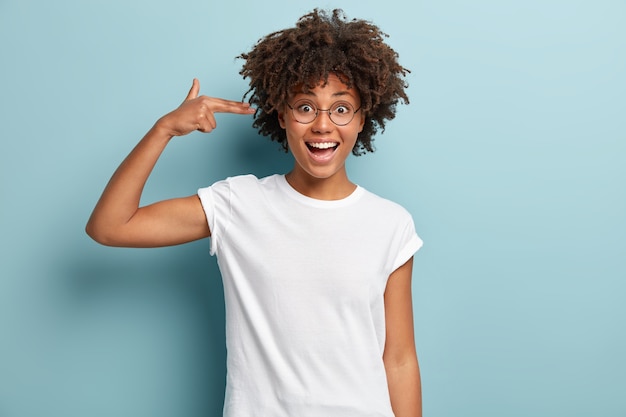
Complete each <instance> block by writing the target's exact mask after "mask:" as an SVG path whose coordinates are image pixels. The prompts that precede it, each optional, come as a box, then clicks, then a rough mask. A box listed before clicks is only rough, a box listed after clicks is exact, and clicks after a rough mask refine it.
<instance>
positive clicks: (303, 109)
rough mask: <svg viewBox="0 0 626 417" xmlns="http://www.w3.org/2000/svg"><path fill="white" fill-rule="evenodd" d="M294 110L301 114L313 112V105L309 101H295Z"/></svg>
mask: <svg viewBox="0 0 626 417" xmlns="http://www.w3.org/2000/svg"><path fill="white" fill-rule="evenodd" d="M296 110H297V111H298V113H301V114H309V113H315V106H313V105H312V104H311V103H296Z"/></svg>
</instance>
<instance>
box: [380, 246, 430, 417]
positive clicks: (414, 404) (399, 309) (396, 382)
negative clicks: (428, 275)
mask: <svg viewBox="0 0 626 417" xmlns="http://www.w3.org/2000/svg"><path fill="white" fill-rule="evenodd" d="M412 272H413V258H411V259H409V260H408V261H407V262H406V263H405V264H404V265H402V266H401V267H399V268H398V269H396V270H395V271H394V272H393V273H392V274H391V275H390V276H389V281H388V282H387V288H386V289H385V321H386V327H387V331H386V341H385V352H384V354H383V361H384V363H385V371H386V372H387V383H388V385H389V395H390V397H391V406H392V408H393V412H394V414H395V416H396V417H421V416H422V386H421V381H420V370H419V365H418V362H417V353H416V350H415V337H414V331H413V302H412V296H411V276H412Z"/></svg>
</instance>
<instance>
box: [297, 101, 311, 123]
mask: <svg viewBox="0 0 626 417" xmlns="http://www.w3.org/2000/svg"><path fill="white" fill-rule="evenodd" d="M291 111H292V112H293V117H294V119H296V121H298V122H300V123H311V122H312V121H313V120H315V117H316V116H317V108H316V107H315V104H313V103H311V102H309V101H306V100H300V101H297V102H296V103H295V104H294V105H293V108H292V110H291Z"/></svg>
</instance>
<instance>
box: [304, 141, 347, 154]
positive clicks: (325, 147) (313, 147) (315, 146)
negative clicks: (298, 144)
mask: <svg viewBox="0 0 626 417" xmlns="http://www.w3.org/2000/svg"><path fill="white" fill-rule="evenodd" d="M306 146H307V148H308V149H309V152H311V153H312V154H313V155H315V156H319V157H324V156H330V155H332V154H333V153H334V152H335V150H337V147H338V146H339V143H337V142H307V143H306Z"/></svg>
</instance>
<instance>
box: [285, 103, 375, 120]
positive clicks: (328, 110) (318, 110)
mask: <svg viewBox="0 0 626 417" xmlns="http://www.w3.org/2000/svg"><path fill="white" fill-rule="evenodd" d="M301 101H305V102H306V100H302V99H301V100H298V101H296V102H295V103H294V105H296V104H297V103H299V102H301ZM337 103H339V101H336V102H334V103H333V104H331V106H330V109H318V108H317V106H316V105H315V104H313V103H309V105H310V106H311V107H313V108H315V117H314V118H313V120H311V121H310V122H301V121H300V120H298V117H297V116H296V113H295V110H296V107H297V106H296V107H291V104H289V103H287V107H289V108H290V109H291V114H292V116H293V119H294V120H295V121H296V122H298V123H300V124H302V125H308V124H311V123H313V122H314V121H315V120H317V116H319V114H320V112H322V111H325V112H328V118H329V119H330V121H331V122H333V124H335V125H336V126H347V125H349V124H350V123H352V121H353V120H354V116H355V115H356V114H357V112H358V111H359V110H361V107H363V106H359V108H358V109H355V110H354V112H353V113H352V118H351V119H350V120H349V121H347V122H346V123H342V124H339V123H337V122H335V121H334V120H333V112H332V111H331V109H332V108H333V106H334V105H335V104H337ZM346 104H348V105H350V107H352V108H354V106H353V105H352V104H350V103H346Z"/></svg>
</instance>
